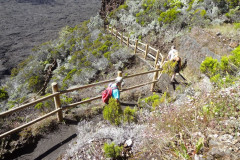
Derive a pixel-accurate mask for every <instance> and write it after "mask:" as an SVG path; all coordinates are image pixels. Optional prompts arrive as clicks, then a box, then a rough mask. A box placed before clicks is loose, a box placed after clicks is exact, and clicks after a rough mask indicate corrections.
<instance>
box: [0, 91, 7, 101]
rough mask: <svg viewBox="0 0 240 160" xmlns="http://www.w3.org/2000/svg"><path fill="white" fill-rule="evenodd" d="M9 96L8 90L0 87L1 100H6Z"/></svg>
mask: <svg viewBox="0 0 240 160" xmlns="http://www.w3.org/2000/svg"><path fill="white" fill-rule="evenodd" d="M8 98H9V96H8V93H7V91H5V90H4V88H2V89H1V88H0V102H2V101H4V100H6V99H8Z"/></svg>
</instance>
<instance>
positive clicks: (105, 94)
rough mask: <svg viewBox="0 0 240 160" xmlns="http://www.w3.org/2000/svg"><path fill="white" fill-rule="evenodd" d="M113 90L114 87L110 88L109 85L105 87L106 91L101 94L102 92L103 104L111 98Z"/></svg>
mask: <svg viewBox="0 0 240 160" xmlns="http://www.w3.org/2000/svg"><path fill="white" fill-rule="evenodd" d="M113 89H117V88H116V87H113V88H112V87H111V85H109V86H108V87H107V89H105V90H104V91H103V92H102V101H103V102H104V103H108V101H109V99H110V98H111V97H112V90H113Z"/></svg>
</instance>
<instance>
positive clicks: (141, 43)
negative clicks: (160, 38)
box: [138, 41, 147, 46]
mask: <svg viewBox="0 0 240 160" xmlns="http://www.w3.org/2000/svg"><path fill="white" fill-rule="evenodd" d="M138 43H139V44H141V45H143V46H146V45H147V44H145V43H142V42H140V41H138Z"/></svg>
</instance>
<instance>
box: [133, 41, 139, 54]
mask: <svg viewBox="0 0 240 160" xmlns="http://www.w3.org/2000/svg"><path fill="white" fill-rule="evenodd" d="M137 45H138V39H136V43H135V49H134V54H136V53H137Z"/></svg>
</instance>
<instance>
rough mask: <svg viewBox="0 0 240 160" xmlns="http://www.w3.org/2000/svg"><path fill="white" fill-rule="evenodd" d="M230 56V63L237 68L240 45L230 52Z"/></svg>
mask: <svg viewBox="0 0 240 160" xmlns="http://www.w3.org/2000/svg"><path fill="white" fill-rule="evenodd" d="M232 54H233V55H232V56H230V60H231V62H233V64H234V65H236V66H237V67H240V45H239V46H238V47H237V48H235V49H234V50H233V51H232Z"/></svg>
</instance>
